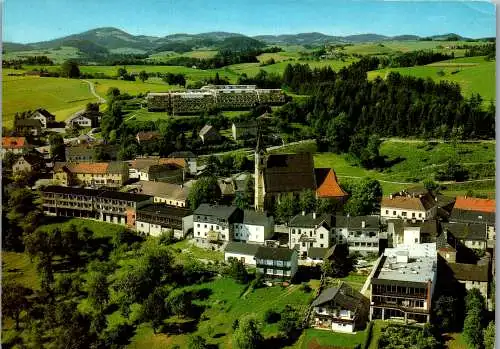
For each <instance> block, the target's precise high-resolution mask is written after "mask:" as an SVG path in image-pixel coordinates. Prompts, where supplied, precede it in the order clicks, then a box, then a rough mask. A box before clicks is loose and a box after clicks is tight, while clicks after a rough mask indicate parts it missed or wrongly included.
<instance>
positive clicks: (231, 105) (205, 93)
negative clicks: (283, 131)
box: [146, 85, 285, 114]
mask: <svg viewBox="0 0 500 349" xmlns="http://www.w3.org/2000/svg"><path fill="white" fill-rule="evenodd" d="M146 100H147V103H148V110H150V111H169V112H171V113H172V114H188V113H198V112H202V111H205V110H209V109H211V108H214V107H217V108H220V109H246V108H251V107H253V106H255V105H257V104H259V103H265V104H283V103H285V95H284V94H283V91H282V90H280V89H258V88H256V86H255V85H208V86H203V87H202V88H201V89H199V90H188V91H184V92H166V93H149V94H148V95H147V97H146Z"/></svg>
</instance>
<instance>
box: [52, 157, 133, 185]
mask: <svg viewBox="0 0 500 349" xmlns="http://www.w3.org/2000/svg"><path fill="white" fill-rule="evenodd" d="M128 178H129V177H128V166H127V164H126V163H124V162H122V161H112V162H90V163H85V162H75V163H70V162H56V163H55V164H54V175H53V179H54V181H55V182H56V183H57V184H58V185H63V186H71V185H84V186H104V187H121V186H122V185H124V183H125V182H126V181H128Z"/></svg>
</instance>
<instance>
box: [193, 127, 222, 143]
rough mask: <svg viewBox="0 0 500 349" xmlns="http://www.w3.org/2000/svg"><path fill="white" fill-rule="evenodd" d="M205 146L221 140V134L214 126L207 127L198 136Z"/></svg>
mask: <svg viewBox="0 0 500 349" xmlns="http://www.w3.org/2000/svg"><path fill="white" fill-rule="evenodd" d="M198 135H199V136H200V138H201V141H202V142H203V144H208V143H214V142H217V141H219V140H220V138H221V137H220V135H219V132H217V130H216V129H215V128H214V127H213V126H212V125H205V126H203V128H202V129H201V130H200V133H199V134H198Z"/></svg>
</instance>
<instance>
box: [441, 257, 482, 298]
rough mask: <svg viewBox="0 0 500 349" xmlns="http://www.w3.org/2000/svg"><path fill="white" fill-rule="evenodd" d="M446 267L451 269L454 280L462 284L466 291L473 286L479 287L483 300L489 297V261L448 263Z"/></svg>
mask: <svg viewBox="0 0 500 349" xmlns="http://www.w3.org/2000/svg"><path fill="white" fill-rule="evenodd" d="M448 267H449V268H450V269H451V271H452V273H453V277H454V278H455V280H457V281H458V282H459V283H461V284H463V285H464V286H465V289H466V290H467V291H469V290H471V289H473V288H477V289H479V291H480V292H481V294H482V295H483V297H484V299H485V300H487V299H488V298H489V294H488V282H489V263H486V264H465V263H448Z"/></svg>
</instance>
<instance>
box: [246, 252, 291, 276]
mask: <svg viewBox="0 0 500 349" xmlns="http://www.w3.org/2000/svg"><path fill="white" fill-rule="evenodd" d="M297 265H298V254H297V251H296V250H291V249H289V248H283V247H264V246H259V249H258V250H257V253H256V254H255V266H256V267H257V272H258V273H260V274H262V275H264V276H265V277H268V278H273V279H275V278H277V279H281V280H282V281H290V280H292V279H293V277H294V276H295V273H296V272H297Z"/></svg>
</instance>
